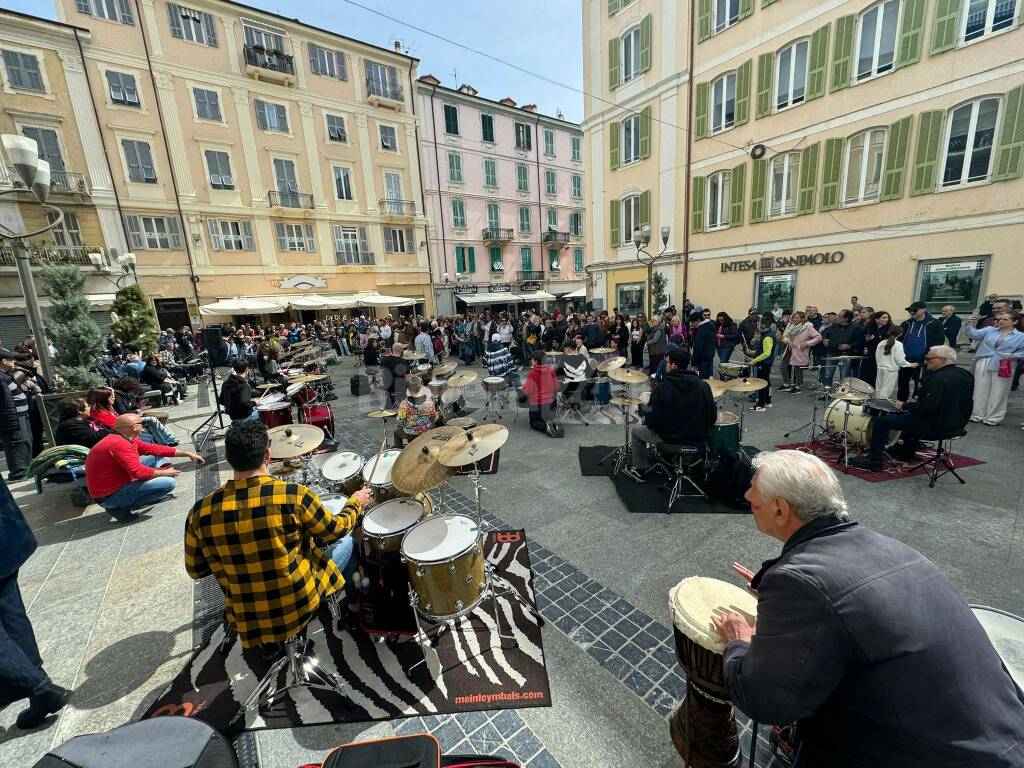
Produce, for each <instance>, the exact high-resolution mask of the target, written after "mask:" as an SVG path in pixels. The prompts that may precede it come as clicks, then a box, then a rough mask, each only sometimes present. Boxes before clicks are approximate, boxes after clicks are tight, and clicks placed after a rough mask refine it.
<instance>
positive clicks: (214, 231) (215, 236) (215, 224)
mask: <svg viewBox="0 0 1024 768" xmlns="http://www.w3.org/2000/svg"><path fill="white" fill-rule="evenodd" d="M206 226H208V227H209V228H210V247H211V248H213V250H215V251H220V250H223V247H224V246H222V245H221V241H220V222H219V221H218V220H217V219H207V220H206Z"/></svg>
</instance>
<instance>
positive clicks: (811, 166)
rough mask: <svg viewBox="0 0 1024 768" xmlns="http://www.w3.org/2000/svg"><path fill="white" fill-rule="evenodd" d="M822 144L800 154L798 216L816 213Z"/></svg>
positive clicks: (806, 148) (818, 143)
mask: <svg viewBox="0 0 1024 768" xmlns="http://www.w3.org/2000/svg"><path fill="white" fill-rule="evenodd" d="M819 148H820V142H815V143H814V144H812V145H811V146H809V147H804V148H803V150H802V151H801V152H800V186H799V190H798V192H797V198H796V212H797V214H798V215H799V214H803V213H814V197H815V192H816V191H817V186H818V149H819Z"/></svg>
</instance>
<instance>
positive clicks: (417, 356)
mask: <svg viewBox="0 0 1024 768" xmlns="http://www.w3.org/2000/svg"><path fill="white" fill-rule="evenodd" d="M402 357H404V358H405V359H406V360H426V359H427V356H426V355H425V354H423V353H422V352H418V351H417V350H415V349H407V350H405V352H403V353H402Z"/></svg>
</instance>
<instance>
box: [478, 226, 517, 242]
mask: <svg viewBox="0 0 1024 768" xmlns="http://www.w3.org/2000/svg"><path fill="white" fill-rule="evenodd" d="M514 234H515V233H514V232H513V231H512V227H488V228H487V229H485V230H484V231H483V233H481V235H480V239H481V240H483V241H484V242H485V243H507V242H508V241H509V240H511V239H512V238H513V236H514Z"/></svg>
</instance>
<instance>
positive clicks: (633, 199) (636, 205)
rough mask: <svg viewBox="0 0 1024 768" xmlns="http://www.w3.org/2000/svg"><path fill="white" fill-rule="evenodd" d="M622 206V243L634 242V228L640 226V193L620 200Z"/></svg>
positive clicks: (620, 219) (620, 228)
mask: <svg viewBox="0 0 1024 768" xmlns="http://www.w3.org/2000/svg"><path fill="white" fill-rule="evenodd" d="M620 205H621V206H622V209H621V213H620V214H619V221H620V222H621V224H620V226H619V231H620V232H621V233H622V235H621V239H622V243H621V244H622V245H628V244H629V243H631V242H633V230H634V229H636V228H637V227H639V226H640V195H630V196H629V197H627V198H624V199H623V200H621V201H620Z"/></svg>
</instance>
